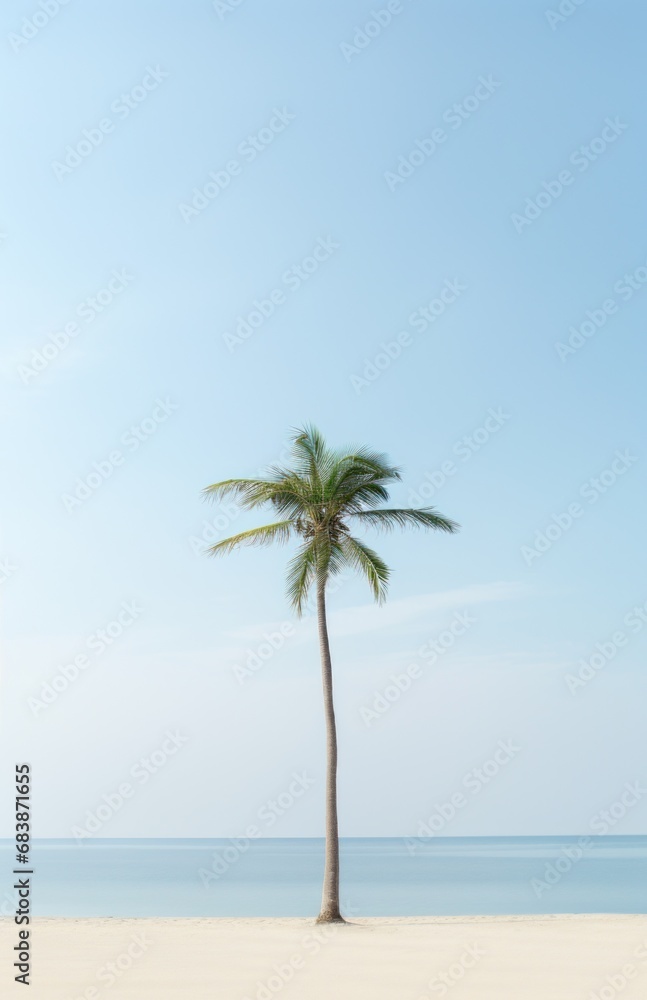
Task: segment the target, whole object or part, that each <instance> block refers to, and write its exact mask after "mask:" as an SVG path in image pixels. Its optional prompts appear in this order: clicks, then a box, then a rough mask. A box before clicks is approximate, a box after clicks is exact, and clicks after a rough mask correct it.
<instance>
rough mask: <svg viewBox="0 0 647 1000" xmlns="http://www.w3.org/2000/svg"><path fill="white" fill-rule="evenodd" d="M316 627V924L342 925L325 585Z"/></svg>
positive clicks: (319, 596)
mask: <svg viewBox="0 0 647 1000" xmlns="http://www.w3.org/2000/svg"><path fill="white" fill-rule="evenodd" d="M317 625H318V629H319V649H320V652H321V673H322V680H323V695H324V712H325V716H326V753H327V767H326V860H325V866H324V879H323V892H322V896H321V912H320V913H319V916H318V917H317V923H319V924H323V923H333V922H340V921H342V922H343V917H342V915H341V913H340V912H339V830H338V824H337V730H336V727H335V706H334V702H333V692H332V662H331V659H330V644H329V642H328V626H327V624H326V583H325V580H324V581H320V582H319V583H318V584H317Z"/></svg>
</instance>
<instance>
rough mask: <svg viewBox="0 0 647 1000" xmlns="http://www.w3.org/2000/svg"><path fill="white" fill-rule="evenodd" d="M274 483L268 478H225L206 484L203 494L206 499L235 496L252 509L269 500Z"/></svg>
mask: <svg viewBox="0 0 647 1000" xmlns="http://www.w3.org/2000/svg"><path fill="white" fill-rule="evenodd" d="M273 485H274V484H272V483H271V482H269V481H268V480H267V479H224V480H223V481H222V482H220V483H212V484H211V486H205V488H204V489H203V490H202V496H203V497H204V498H205V500H224V499H225V497H228V496H233V497H234V499H235V500H236V502H237V503H239V504H240V506H241V507H243V508H245V509H246V510H251V509H252V508H253V507H261V506H262V505H263V504H264V503H268V502H269V500H270V498H271V495H272V490H273Z"/></svg>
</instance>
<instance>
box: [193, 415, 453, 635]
mask: <svg viewBox="0 0 647 1000" xmlns="http://www.w3.org/2000/svg"><path fill="white" fill-rule="evenodd" d="M400 478H401V475H400V470H399V469H398V468H397V467H396V466H394V465H391V463H390V462H389V461H388V459H387V457H386V456H385V455H382V454H379V453H378V452H374V451H372V450H370V449H368V448H363V447H362V448H354V449H349V450H342V451H340V450H333V449H331V448H329V447H328V446H327V445H326V443H325V441H324V439H323V437H322V435H321V434H320V433H319V431H318V430H317V429H316V428H314V427H311V426H306V427H305V428H303V429H301V430H298V431H297V432H296V433H295V435H294V437H293V440H292V463H291V466H290V467H289V468H283V467H280V466H272V467H270V468H269V469H268V470H267V477H266V478H264V479H226V480H224V481H223V482H220V483H214V484H213V485H212V486H207V487H206V489H205V490H203V494H204V496H205V497H207V498H209V499H212V500H215V499H223V498H225V497H227V496H230V497H232V498H233V499H234V500H236V501H237V502H238V504H239V505H240V506H241V507H242V508H243V509H245V510H253V509H255V508H257V507H258V508H262V507H269V508H272V509H273V511H275V512H276V514H277V515H279V516H280V517H281V518H282V519H281V520H278V521H275V522H273V523H272V524H266V525H263V526H262V527H259V528H251V529H250V530H249V531H242V532H240V533H239V534H237V535H232V536H231V537H230V538H225V539H224V540H223V541H221V542H217V543H216V544H215V545H212V546H211V547H210V548H209V552H210V553H211V554H212V555H220V554H224V553H227V552H231V551H232V550H233V549H236V548H238V547H239V546H243V545H270V544H271V543H272V542H278V543H279V544H285V543H286V542H288V541H290V540H291V539H292V538H298V539H299V540H300V545H299V548H298V550H297V553H296V555H295V556H294V558H293V559H292V560H291V561H290V563H289V566H288V578H287V584H288V587H287V592H288V598H289V600H290V603H291V605H292V607H293V608H294V610H295V611H296V613H297V614H298V615H301V614H303V612H304V610H305V605H306V602H307V599H308V594H309V592H310V588H311V586H312V584H313V583H318V584H321V583H324V584H325V582H326V581H328V580H329V579H330V578H331V577H333V576H335V575H336V574H338V573H340V572H341V571H342V570H343V569H344V568H347V567H349V568H351V569H353V570H355V571H357V572H359V573H360V574H362V575H363V576H364V577H365V578H366V580H367V581H368V583H369V586H370V587H371V590H372V592H373V596H374V597H375V599H376V601H377V602H378V603H381V602H382V601H383V600H384V598H385V596H386V590H387V584H388V580H389V574H390V571H389V568H388V566H386V564H385V563H384V562H383V560H382V559H381V558H380V557H379V556H378V554H377V553H376V552H374V551H373V550H372V549H371V548H369V547H368V546H367V545H365V544H364V542H363V541H361V540H360V539H359V538H356V537H355V536H354V534H353V530H354V529H355V528H356V527H360V528H361V527H373V528H378V529H381V530H385V531H391V530H393V529H394V528H396V527H398V528H404V527H408V526H409V525H412V526H415V527H422V528H434V529H437V530H439V531H446V532H454V531H457V530H458V525H457V524H456V522H454V521H452V520H450V519H449V518H447V517H444V516H443V515H442V514H440V513H438V511H436V510H435V509H434V508H433V507H424V508H421V509H411V508H405V509H402V508H384V507H379V506H378V505H379V504H381V503H384V502H386V501H387V500H388V499H389V493H388V489H387V486H388V485H389V484H391V483H394V482H397V481H398V480H399V479H400Z"/></svg>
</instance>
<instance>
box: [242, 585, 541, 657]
mask: <svg viewBox="0 0 647 1000" xmlns="http://www.w3.org/2000/svg"><path fill="white" fill-rule="evenodd" d="M529 593H530V588H529V587H527V586H526V585H524V584H521V583H505V582H499V583H475V584H471V585H470V586H468V587H459V588H457V589H455V590H443V591H437V592H436V593H432V594H414V595H412V596H411V597H402V598H399V599H397V600H394V601H387V603H386V604H384V605H382V606H381V607H378V606H377V605H376V604H357V605H355V606H353V607H350V608H342V609H341V610H339V611H330V612H329V615H328V622H329V627H330V631H331V633H333V634H334V635H335V636H344V635H359V634H361V633H363V632H376V631H377V630H378V629H387V628H394V627H396V626H398V625H402V624H404V623H406V622H413V621H415V620H416V619H418V618H422V617H428V616H429V614H431V613H434V612H442V611H451V610H461V609H463V608H468V607H471V606H473V605H475V604H484V603H489V602H503V601H513V600H519V599H520V598H522V597H526V596H528V594H529ZM286 621H290V622H291V623H292V624H293V625H294V627H295V630H296V634H295V636H294V638H293V639H292V640H291V643H290V644H291V645H294V644H295V643H297V642H299V641H302V642H303V641H306V640H309V639H311V638H312V636H313V635H314V633H315V630H316V619H315V617H314V615H310V616H308V617H306V618H303V619H301V620H298V619H296V618H295V619H291V618H290V616H289V615H286V617H285V618H284V619H283V620H282V621H275V622H264V623H261V624H256V625H251V626H249V628H245V629H238V630H236V631H232V632H227V633H225V635H226V637H227V638H228V639H234V640H237V641H239V642H241V643H250V642H255V641H258V642H260V641H261V640H262V638H263V636H264V635H265V634H266V633H267V632H272V631H275V630H277V629H279V628H280V627H281V625H282V624H285V622H286Z"/></svg>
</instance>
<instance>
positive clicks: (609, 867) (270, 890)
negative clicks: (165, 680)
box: [0, 836, 647, 917]
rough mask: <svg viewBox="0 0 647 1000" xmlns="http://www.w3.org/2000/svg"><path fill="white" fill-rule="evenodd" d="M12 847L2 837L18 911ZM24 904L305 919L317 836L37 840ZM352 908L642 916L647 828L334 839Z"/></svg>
mask: <svg viewBox="0 0 647 1000" xmlns="http://www.w3.org/2000/svg"><path fill="white" fill-rule="evenodd" d="M14 852H15V847H14V846H13V844H12V842H10V841H2V842H0V856H2V859H3V868H4V871H5V884H6V886H7V890H6V892H5V894H4V897H3V899H2V904H1V905H0V912H1V913H2V914H3V915H5V916H6V915H11V914H12V913H13V911H14V908H15V901H14V892H13V890H12V889H11V886H12V883H13V876H12V875H11V874H10V872H11V871H12V869H13V868H14V867H15V866H14V861H13V854H14ZM32 866H33V869H34V875H33V876H32V886H33V888H32V902H33V910H32V912H33V913H34V915H36V916H65V917H91V916H92V917H96V916H113V917H152V916H160V917H209V916H211V917H272V916H274V917H305V916H313V915H315V914H316V913H317V910H318V905H319V898H320V892H321V877H322V871H323V841H322V840H318V839H270V838H264V839H260V840H252V841H244V840H238V841H237V840H235V839H232V840H162V839H160V840H145V839H136V840H117V839H111V840H108V839H96V840H87V841H84V842H81V843H79V844H77V843H76V842H75V841H73V840H40V841H39V840H35V841H34V842H33V844H32ZM341 883H342V891H341V897H342V909H343V911H344V912H345V913H346V914H347V915H349V916H360V917H375V916H424V915H461V914H506V913H509V914H536V913H645V912H647V837H612V836H606V837H584V838H578V837H482V838H480V837H455V838H437V839H427V840H424V841H421V840H418V839H413V838H412V839H405V838H388V839H381V838H366V839H364V838H353V839H345V840H342V843H341Z"/></svg>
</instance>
